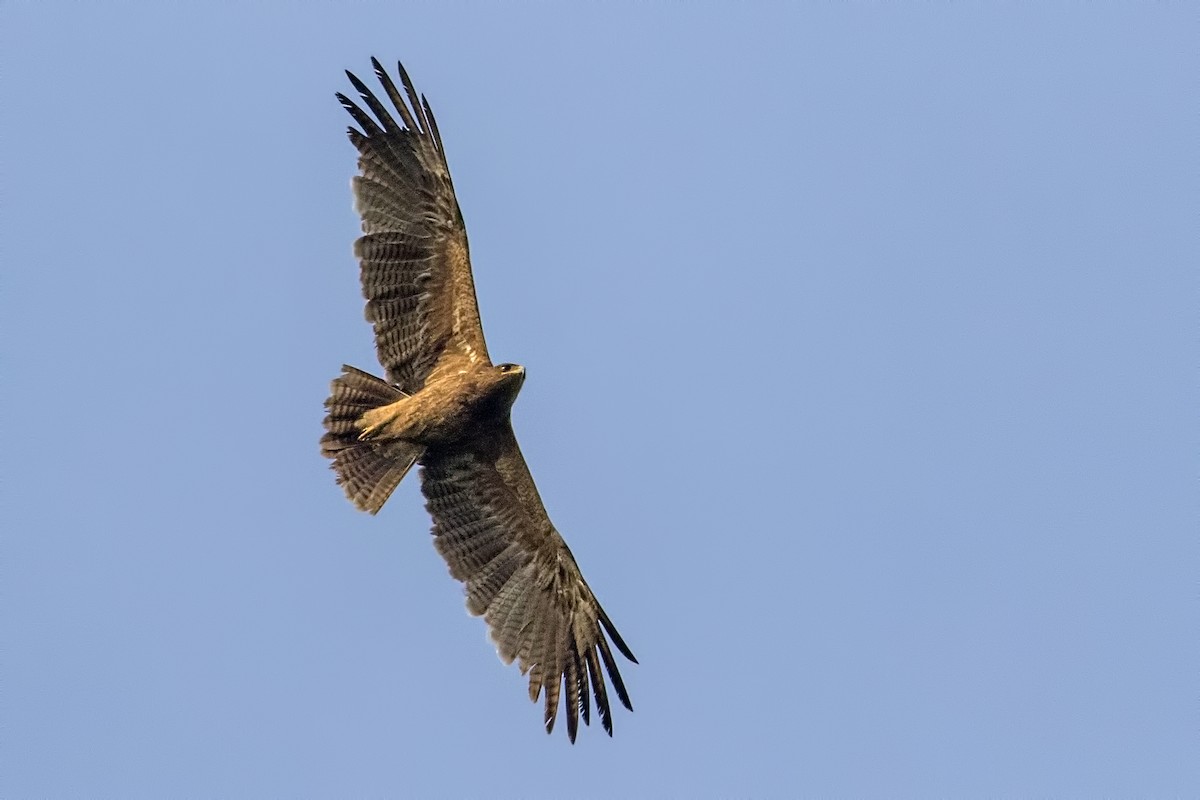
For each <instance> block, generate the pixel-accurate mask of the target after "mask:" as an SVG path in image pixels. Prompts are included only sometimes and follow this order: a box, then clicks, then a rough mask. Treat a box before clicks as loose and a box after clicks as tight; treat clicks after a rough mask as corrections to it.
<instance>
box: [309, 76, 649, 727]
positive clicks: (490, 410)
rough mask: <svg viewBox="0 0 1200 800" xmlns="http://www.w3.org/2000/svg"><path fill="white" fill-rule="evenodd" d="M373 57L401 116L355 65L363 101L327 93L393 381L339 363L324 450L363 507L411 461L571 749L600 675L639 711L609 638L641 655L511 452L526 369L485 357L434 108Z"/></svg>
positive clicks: (469, 595) (441, 544)
mask: <svg viewBox="0 0 1200 800" xmlns="http://www.w3.org/2000/svg"><path fill="white" fill-rule="evenodd" d="M371 65H372V66H373V67H374V70H375V75H376V77H377V78H378V79H379V83H380V84H381V85H382V87H383V91H384V94H385V95H386V97H387V99H388V101H390V103H391V106H392V108H394V109H395V111H396V112H397V113H398V114H399V121H397V120H396V118H395V117H394V116H393V115H392V112H391V111H390V110H389V109H388V108H387V106H385V104H384V103H383V102H382V101H381V100H380V99H379V97H377V96H376V95H375V94H374V93H373V92H372V91H371V90H370V89H369V88H368V87H367V85H366V84H365V83H363V82H362V81H361V80H359V79H358V77H357V76H355V75H354V74H353V73H352V72H349V71H347V72H346V75H347V77H348V78H349V79H350V83H351V84H352V85H353V86H354V89H355V90H356V91H357V92H358V94H359V96H360V97H361V98H362V103H363V104H364V105H365V106H366V108H365V109H364V108H363V107H362V106H360V105H359V104H358V103H356V102H355V101H354V100H351V99H350V98H349V97H347V96H346V95H344V94H342V93H340V92H339V93H338V94H337V95H336V96H337V99H338V101H339V102H341V104H342V106H343V107H345V109H346V111H348V112H349V113H350V116H351V117H352V118H353V119H354V122H355V123H357V125H358V127H357V128H355V127H353V126H352V127H350V128H349V129H348V135H349V137H350V141H351V143H352V144H353V145H354V147H355V148H356V149H357V150H358V171H359V174H358V175H357V176H355V177H354V179H353V190H354V199H355V208H356V209H357V211H358V213H359V215H360V216H361V217H362V232H363V235H362V236H361V237H360V238H359V239H358V240H357V241H356V242H355V243H354V253H355V256H356V257H357V259H358V261H359V266H360V272H361V279H362V290H363V296H364V297H365V298H366V301H367V302H366V318H367V320H368V321H369V322H370V323H371V324H372V325H373V327H374V330H375V350H376V353H377V355H378V357H379V363H380V365H381V366H382V367H383V370H384V372H385V374H386V376H387V379H386V380H383V379H380V378H377V377H375V376H374V375H371V374H369V373H367V372H364V371H362V370H360V369H356V368H354V367H351V366H343V367H342V372H341V374H340V375H339V376H338V377H336V378H335V379H334V380H333V382H332V384H331V389H330V395H329V399H327V400H326V401H325V408H326V410H327V415H326V417H325V421H324V425H325V434H324V435H323V436H322V438H321V453H322V454H323V455H324V456H326V457H327V458H329V459H331V460H332V461H333V463H332V465H331V467H332V469H333V471H334V472H335V473H336V475H337V482H338V484H340V485H341V486H342V488H343V489H344V490H345V492H346V496H347V497H349V499H350V500H351V502H353V503H354V505H355V506H357V507H358V508H359V509H361V510H363V511H367V512H370V513H371V514H375V513H376V512H378V511H379V509H380V508H381V507H382V506H383V504H384V503H385V502H386V501H387V499H388V497H389V496H390V495H391V494H392V492H393V490H395V488H396V487H397V486H398V485H399V483H400V481H401V480H403V478H404V476H405V475H406V474H407V473H408V471H409V469H411V468H412V466H413V465H414V464H419V465H420V468H421V469H420V476H421V492H422V493H423V494H424V496H425V507H426V508H427V509H428V511H429V514H430V516H431V517H432V518H433V531H432V533H433V537H434V539H433V541H434V545H435V546H436V548H437V551H438V552H439V553H441V555H442V557H443V558H444V559H445V560H446V563H447V565H448V566H449V568H450V574H451V575H452V576H453V577H454V578H456V579H457V580H459V581H462V583H463V584H464V588H465V591H466V602H467V610H468V611H469V612H470V613H471V614H472V615H475V616H482V617H483V618H484V620H486V622H487V624H488V627H489V635H490V637H491V639H492V641H493V642H494V644H495V646H496V650H497V653H498V654H499V656H500V658H501V660H503V661H504V663H506V664H511V663H512V662H513V661H514V660H515V661H516V662H517V664H518V668H519V669H520V671H521V674H522V675H526V674H527V675H528V676H529V698H530V700H532V701H533V702H534V703H536V702H537V701H538V698H539V696H541V695H544V698H545V700H544V705H545V712H544V720H543V721H544V724H545V727H546V732H547V733H550V732H552V731H553V730H554V721H555V718H556V717H557V715H558V705H559V699H560V697H561V696H562V693H563V692H564V691H565V694H566V697H565V703H564V715H565V717H566V725H567V736H568V737H569V738H570V740H571V742H572V743H573V742H574V741H575V736H576V733H577V732H578V729H579V719H580V717H582V718H583V722H584V724H585V725H588V724H590V722H591V711H590V701H589V695H592V696H594V698H595V702H596V710H597V712H598V713H599V715H600V722H601V724H602V725H603V726H604V730H605V731H606V732H607V733H608V735H609V736H612V712H611V709H610V706H609V700H608V688H607V686H606V682H605V677H604V673H605V672H607V674H608V678H609V680H610V681H611V683H612V688H613V690H615V692H616V695H617V698H618V699H619V700H620V701H621V704H622V705H624V706H625V707H626V708H627V709H629V710H630V711H632V710H633V705H632V704H631V703H630V701H629V693H628V692H627V691H626V689H625V683H624V682H623V681H622V680H621V673H620V671H619V670H618V669H617V662H616V660H615V659H614V657H613V653H612V650H611V649H610V647H609V638H611V640H612V645H613V646H615V647H616V649H617V650H618V651H620V652H621V654H622V655H623V656H625V658H627V659H629V660H630V661H632V662H633V663H635V664H636V663H637V659H636V658H634V655H633V652H632V651H631V650H630V649H629V646H628V645H627V644H625V641H624V640H623V639H622V638H621V635H620V634H619V633H617V629H616V627H615V626H614V625H613V623H612V621H611V620H610V619H609V618H608V615H607V614H605V613H604V609H603V608H602V607H601V606H600V603H599V602H598V601H597V600H596V596H595V594H593V592H592V590H591V588H590V587H589V586H588V584H587V581H585V580H584V579H583V573H582V572H580V570H579V565H578V564H576V563H575V558H574V557H573V556H572V555H571V550H570V549H569V548H568V547H567V544H566V542H565V541H563V537H562V536H561V535H560V534H559V532H558V530H557V529H555V527H554V524H553V523H552V522H551V521H550V517H549V516H548V515H547V513H546V508H545V506H543V505H542V500H541V497H540V496H539V495H538V490H537V486H536V485H535V484H534V482H533V478H532V476H531V475H530V473H529V467H528V466H526V464H525V459H524V457H523V456H522V455H521V449H520V447H518V446H517V440H516V437H515V436H514V435H513V429H512V422H511V411H512V406H513V401H514V400H516V398H517V394H518V392H520V390H521V386H522V385H523V384H524V382H525V369H524V368H523V367H521V366H520V365H518V364H508V363H504V364H493V363H492V361H491V359H490V358H489V356H488V350H487V345H486V344H485V343H484V339H483V326H482V324H481V322H480V318H479V306H478V303H477V301H476V299H475V284H474V280H473V279H472V276H471V259H470V252H469V249H468V247H467V231H466V226H465V224H464V222H463V216H462V212H461V211H460V210H459V207H458V200H457V199H456V198H455V195H454V184H453V183H452V182H451V180H450V168H449V166H448V165H447V161H446V151H445V148H444V147H443V145H442V137H441V134H440V133H439V132H438V127H437V122H436V121H435V120H434V117H433V111H432V110H431V109H430V107H429V103H428V102H427V101H426V100H425V97H424V96H423V95H418V94H417V92H416V90H415V89H414V88H413V83H412V81H411V80H410V79H409V77H408V73H407V72H405V70H404V66H403V65H402V64H397V72H398V74H399V78H400V82H401V85H402V86H403V87H404V94H403V95H402V94H401V93H400V91H399V90H398V89H397V87H396V84H395V82H394V81H393V80H392V78H391V77H389V75H388V73H387V71H386V70H384V68H383V67H382V65H380V63H379V61H378V60H377V59H375V58H372V59H371ZM368 110H369V113H368ZM606 634H607V636H606ZM601 663H603V665H604V671H601V668H600V665H601Z"/></svg>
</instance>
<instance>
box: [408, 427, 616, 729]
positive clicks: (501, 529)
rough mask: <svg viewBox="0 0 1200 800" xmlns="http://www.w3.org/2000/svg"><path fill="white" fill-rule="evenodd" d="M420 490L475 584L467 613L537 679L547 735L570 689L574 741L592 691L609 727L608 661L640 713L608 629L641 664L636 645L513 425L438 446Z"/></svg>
mask: <svg viewBox="0 0 1200 800" xmlns="http://www.w3.org/2000/svg"><path fill="white" fill-rule="evenodd" d="M422 467H423V469H422V471H421V489H422V491H423V492H424V493H425V498H426V507H427V508H428V509H429V513H430V514H431V515H432V516H433V535H434V536H435V537H436V538H435V540H434V543H435V545H436V546H437V549H438V552H440V553H441V554H442V556H443V557H444V558H445V559H446V562H447V563H448V564H449V565H450V574H451V575H453V576H454V577H455V578H457V579H458V580H460V581H463V582H464V583H465V584H466V591H467V609H468V610H469V611H470V612H471V613H472V614H475V615H483V617H484V619H486V620H487V623H488V625H489V626H490V628H491V637H492V640H493V641H494V642H495V644H496V649H497V651H498V652H499V654H500V657H501V658H502V659H503V660H504V662H505V663H512V661H513V659H516V660H517V662H518V666H519V667H520V670H521V673H522V674H525V673H528V674H529V698H530V699H531V700H533V701H534V702H536V701H537V699H538V695H539V694H540V693H541V692H543V691H544V692H545V695H546V701H545V704H546V709H545V725H546V731H547V732H549V731H551V730H553V729H554V720H555V717H556V715H557V714H558V700H559V696H560V690H561V689H562V687H563V686H565V687H566V710H565V713H566V718H567V735H568V736H569V737H570V738H571V741H572V742H573V741H575V734H576V731H577V730H578V728H579V715H580V714H581V713H582V715H583V722H584V724H585V725H586V724H588V723H589V722H590V704H589V699H588V694H589V691H588V690H589V685H590V687H591V693H592V694H594V696H595V699H596V709H597V711H598V712H599V714H600V722H601V724H602V725H603V726H604V730H605V731H607V732H608V734H609V735H610V736H611V735H612V715H611V711H610V708H609V704H608V691H607V689H606V686H605V682H604V675H603V674H602V673H601V670H600V662H603V663H604V667H605V669H606V670H607V672H608V675H609V678H610V679H611V681H612V686H613V689H614V690H615V691H616V693H617V697H618V698H619V699H620V701H621V703H622V704H623V705H624V706H625V707H626V708H628V709H630V710H633V706H632V705H631V704H630V702H629V695H628V694H627V693H626V691H625V684H624V682H623V681H622V680H621V673H620V672H619V671H618V670H617V664H616V661H615V660H614V658H613V655H612V651H611V650H610V649H609V645H608V641H607V639H606V638H605V633H607V634H608V636H610V637H611V638H612V643H613V644H614V645H615V646H616V648H617V649H618V650H619V651H621V653H622V654H623V655H624V656H625V657H626V658H628V659H629V660H630V661H633V662H634V663H636V662H637V659H635V658H634V657H633V653H632V652H630V650H629V647H628V646H627V645H626V644H625V642H624V640H622V639H621V635H620V634H619V633H617V629H616V628H615V627H614V626H613V624H612V622H611V621H610V620H609V618H608V615H607V614H605V613H604V609H602V608H601V607H600V604H599V603H598V602H597V601H596V597H595V595H593V594H592V590H591V589H590V588H589V587H588V585H587V582H586V581H585V580H584V579H583V575H582V574H581V573H580V571H579V567H578V566H577V565H576V563H575V559H574V558H573V557H572V556H571V551H570V550H569V549H568V548H567V545H566V542H564V541H563V538H562V536H560V535H559V533H558V531H557V530H555V529H554V525H553V524H551V522H550V518H549V516H547V514H546V509H545V507H544V506H543V505H542V501H541V498H540V497H539V496H538V491H537V487H536V486H535V485H534V483H533V478H532V476H530V474H529V468H528V467H527V466H526V465H525V459H524V458H523V457H522V456H521V451H520V448H518V447H517V440H516V437H514V436H513V432H512V428H511V426H510V425H508V424H504V425H501V426H500V429H499V430H497V431H496V432H495V433H494V434H492V435H491V436H489V437H488V438H487V439H485V440H480V441H479V442H477V443H475V444H474V445H472V446H471V447H470V449H462V450H452V451H447V450H441V451H437V450H431V451H427V452H426V454H425V456H424V458H423V459H422Z"/></svg>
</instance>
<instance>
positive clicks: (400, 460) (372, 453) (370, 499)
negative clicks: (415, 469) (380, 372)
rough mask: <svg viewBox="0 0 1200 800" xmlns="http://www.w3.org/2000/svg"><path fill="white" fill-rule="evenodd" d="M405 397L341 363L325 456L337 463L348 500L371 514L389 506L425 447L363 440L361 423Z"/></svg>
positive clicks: (333, 385) (330, 408) (323, 439)
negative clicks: (373, 412) (381, 407)
mask: <svg viewBox="0 0 1200 800" xmlns="http://www.w3.org/2000/svg"><path fill="white" fill-rule="evenodd" d="M405 396H406V395H405V394H404V392H402V391H400V390H399V389H397V388H396V387H395V386H392V385H391V384H389V383H387V382H386V381H383V380H380V379H379V378H376V377H375V376H374V375H371V374H369V373H366V372H363V371H362V370H360V369H355V368H354V367H350V366H344V365H343V366H342V374H341V375H339V376H338V377H336V378H334V379H333V382H332V383H331V384H330V395H329V399H328V400H326V401H325V408H326V409H327V410H328V414H327V415H326V417H325V431H326V433H325V435H324V436H322V437H321V455H323V456H325V457H326V458H330V459H333V464H332V468H333V471H334V472H336V473H337V482H338V484H339V485H340V486H341V487H342V488H343V489H345V490H346V496H347V497H349V498H350V501H351V502H352V503H354V505H356V506H358V507H359V508H360V509H362V510H363V511H369V512H370V513H372V514H374V513H376V512H377V511H379V509H380V508H382V507H383V504H384V503H385V502H387V499H388V497H390V496H391V494H392V492H393V491H394V490H395V489H396V487H397V486H399V485H400V481H401V480H403V478H404V476H405V474H407V473H408V470H409V469H410V468H411V467H412V465H413V463H414V462H415V461H416V460H417V459H418V458H419V457H420V456H421V453H422V452H423V450H424V448H422V447H421V446H420V445H415V444H412V443H410V442H400V441H384V442H375V441H365V442H364V441H361V440H360V439H359V434H360V433H361V431H362V428H361V427H360V424H359V421H360V420H361V419H362V415H363V414H365V413H366V412H368V411H370V410H372V409H374V408H379V407H380V406H385V405H388V404H390V403H394V402H396V401H397V400H399V399H401V398H403V397H405Z"/></svg>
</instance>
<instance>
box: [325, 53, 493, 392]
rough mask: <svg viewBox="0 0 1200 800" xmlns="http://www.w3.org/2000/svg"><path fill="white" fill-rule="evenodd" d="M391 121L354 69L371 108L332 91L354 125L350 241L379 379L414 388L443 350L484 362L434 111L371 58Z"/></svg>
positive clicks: (462, 234)
mask: <svg viewBox="0 0 1200 800" xmlns="http://www.w3.org/2000/svg"><path fill="white" fill-rule="evenodd" d="M371 64H372V66H374V68H375V75H376V76H377V77H378V78H379V82H380V83H381V84H382V85H383V89H384V92H385V93H386V95H387V97H388V99H389V100H390V101H391V103H392V106H393V107H394V108H395V110H396V111H397V112H399V114H400V120H401V122H400V123H397V122H396V120H395V119H394V118H393V117H392V115H391V113H390V112H389V111H388V109H387V108H386V107H385V106H384V104H383V103H382V102H380V100H379V98H377V97H376V96H375V95H374V93H372V92H371V90H370V89H368V88H367V86H366V84H364V83H363V82H362V81H360V80H359V79H358V78H357V77H356V76H355V75H354V74H353V73H351V72H347V73H346V75H347V76H348V77H349V78H350V82H351V83H352V84H354V88H355V89H357V90H358V93H359V95H360V96H361V97H362V101H363V102H364V103H365V104H366V106H367V108H368V109H370V112H371V113H370V114H368V113H367V112H366V111H364V110H363V109H362V108H360V107H359V106H358V105H357V104H356V103H355V102H354V101H353V100H351V99H350V98H348V97H346V96H345V95H344V94H341V93H339V94H338V95H337V98H338V100H339V101H341V103H342V105H343V106H345V108H346V110H347V111H348V112H350V116H352V117H353V118H354V121H355V122H357V123H358V125H359V128H361V130H359V129H356V128H350V129H349V131H348V134H349V136H350V141H351V142H353V144H354V146H355V147H356V148H358V154H359V155H358V169H359V175H358V176H357V177H355V178H354V198H355V207H356V208H357V209H358V212H359V214H360V215H361V216H362V229H363V234H364V235H363V236H362V237H361V238H359V239H358V241H356V242H355V243H354V253H355V255H356V256H357V257H358V259H359V263H360V265H361V267H362V286H363V295H364V296H365V297H366V299H367V310H366V315H367V319H368V320H369V321H370V322H371V323H372V324H373V325H374V326H375V349H376V352H377V353H378V355H379V362H380V363H381V364H382V365H383V367H384V369H386V370H387V376H388V379H389V380H390V381H391V382H392V383H393V384H395V385H397V386H399V387H400V388H401V389H402V390H404V391H405V392H408V393H410V394H411V393H415V392H416V391H417V390H418V389H420V388H421V386H422V385H423V384H424V382H425V379H426V378H427V377H428V376H429V374H430V373H431V372H432V371H433V370H434V368H435V367H436V366H437V364H438V362H439V360H441V359H443V358H444V357H451V358H465V359H466V360H468V361H470V362H485V363H491V362H490V361H489V360H488V354H487V345H485V344H484V341H483V327H482V325H481V324H480V321H479V306H478V304H477V303H476V300H475V283H474V281H473V280H472V278H471V260H470V254H469V252H468V248H467V231H466V227H465V225H464V224H463V218H462V212H461V211H459V208H458V201H457V200H456V199H455V197H454V185H453V184H452V183H451V181H450V168H449V166H448V165H447V164H446V152H445V150H444V148H443V147H442V137H441V134H439V133H438V129H437V123H436V122H435V121H434V119H433V112H432V111H430V109H429V103H428V102H426V100H425V98H424V97H420V98H419V99H418V95H417V92H416V90H415V89H414V88H413V85H412V81H411V80H410V79H409V77H408V73H406V72H405V71H404V67H403V66H402V65H399V64H397V68H398V70H399V73H400V80H401V82H402V84H403V86H404V91H405V94H406V95H407V97H408V99H407V101H406V100H405V98H404V97H402V96H401V94H400V92H399V91H398V90H397V89H396V85H395V84H394V83H393V82H392V79H391V78H390V77H388V74H387V72H385V71H384V69H383V67H382V66H381V65H380V63H379V62H378V61H377V60H376V59H374V58H372V59H371Z"/></svg>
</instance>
